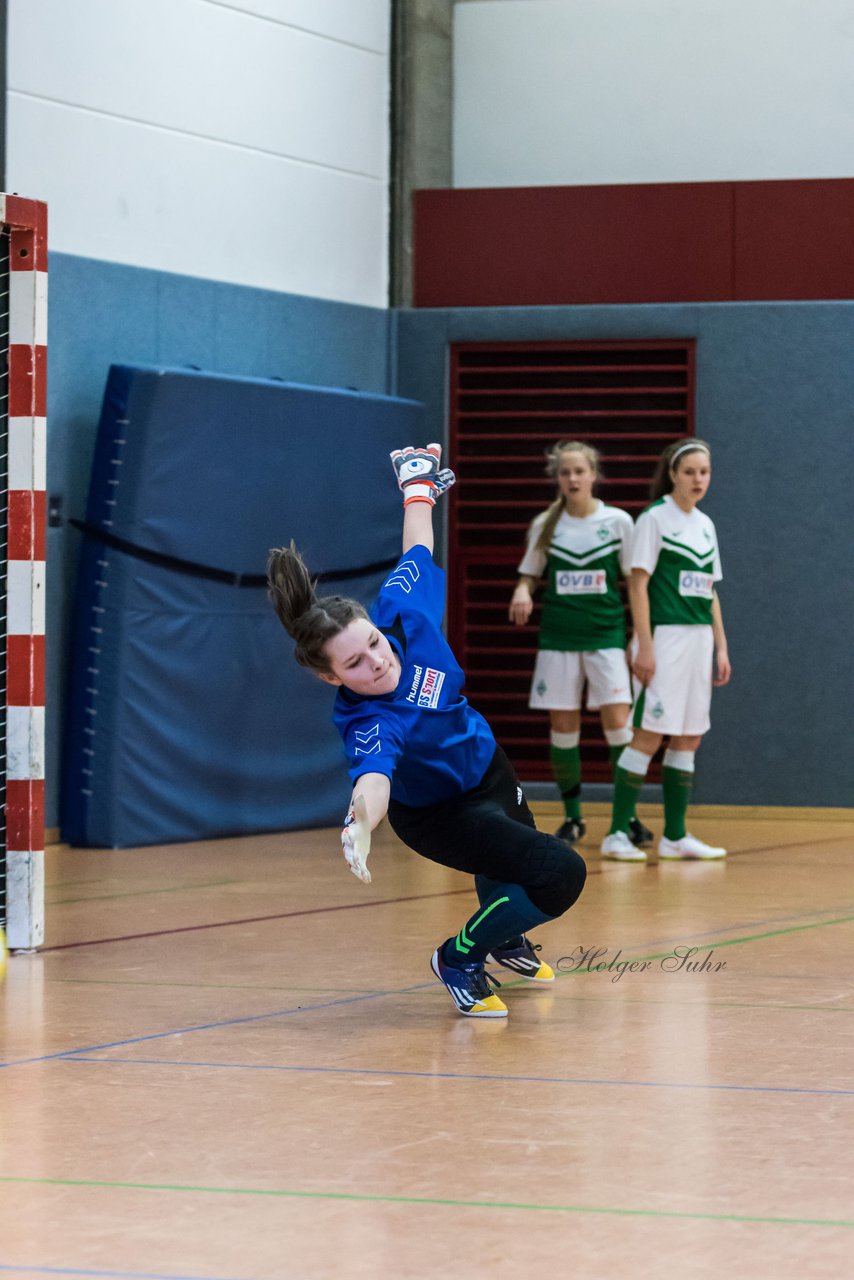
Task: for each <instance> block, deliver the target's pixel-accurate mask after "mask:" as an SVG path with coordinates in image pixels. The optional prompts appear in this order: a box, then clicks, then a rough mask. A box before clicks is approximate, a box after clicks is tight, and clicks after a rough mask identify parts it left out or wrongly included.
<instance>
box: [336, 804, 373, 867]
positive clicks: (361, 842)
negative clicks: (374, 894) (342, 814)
mask: <svg viewBox="0 0 854 1280" xmlns="http://www.w3.org/2000/svg"><path fill="white" fill-rule="evenodd" d="M341 849H342V852H343V854H344V857H345V859H346V862H347V866H348V867H349V868H350V870H351V871H352V872H353V875H354V876H357V877H358V878H359V879H360V880H361V881H362V883H363V884H370V883H371V873H370V871H369V870H368V865H367V864H368V854H369V853H370V852H371V828H370V825H369V823H368V809H367V805H366V804H365V797H364V796H361V795H359V796H356V798H355V800H354V801H353V807H352V809H351V810H350V812H349V813H348V814H347V817H346V818H345V819H344V829H343V831H342V832H341Z"/></svg>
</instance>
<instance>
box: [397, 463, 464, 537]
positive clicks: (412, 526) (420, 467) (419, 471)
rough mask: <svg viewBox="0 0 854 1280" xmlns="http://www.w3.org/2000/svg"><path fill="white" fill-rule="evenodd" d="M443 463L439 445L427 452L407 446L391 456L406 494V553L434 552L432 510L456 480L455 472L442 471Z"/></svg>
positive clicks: (404, 521)
mask: <svg viewBox="0 0 854 1280" xmlns="http://www.w3.org/2000/svg"><path fill="white" fill-rule="evenodd" d="M441 460H442V446H441V445H440V444H428V445H427V446H426V448H424V449H414V448H413V447H412V445H407V446H406V448H405V449H395V450H394V452H393V453H392V455H391V461H392V466H393V467H394V470H395V474H396V475H397V483H398V486H399V488H400V489H401V490H402V491H403V550H404V552H406V551H409V550H410V548H412V547H415V546H421V547H426V548H427V550H428V551H429V552H430V553H431V554H432V552H433V507H434V505H435V502H436V499H437V498H438V497H439V495H440V494H442V493H445V492H446V491H447V490H448V489H450V487H451V485H452V484H453V483H454V481H455V479H456V477H455V475H454V473H453V471H450V470H448V469H447V468H445V470H444V471H442V470H440V467H439V464H440V462H441Z"/></svg>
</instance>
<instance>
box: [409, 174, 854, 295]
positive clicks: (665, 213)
mask: <svg viewBox="0 0 854 1280" xmlns="http://www.w3.org/2000/svg"><path fill="white" fill-rule="evenodd" d="M413 289H414V301H415V305H416V306H418V307H487V306H550V305H552V306H557V305H583V304H602V303H627V304H628V303H653V302H659V303H668V302H670V303H673V302H699V301H705V302H724V301H751V300H752V301H760V300H774V299H796V298H800V299H828V298H854V179H847V178H838V179H837V178H834V179H826V180H809V181H790V182H699V183H650V184H642V185H624V186H599V187H513V188H495V189H468V188H461V189H458V190H435V191H417V192H416V193H415V197H414V277H413Z"/></svg>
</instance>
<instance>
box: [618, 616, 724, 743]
mask: <svg viewBox="0 0 854 1280" xmlns="http://www.w3.org/2000/svg"><path fill="white" fill-rule="evenodd" d="M652 644H653V649H654V650H655V675H654V676H653V677H652V680H651V681H650V683H649V684H648V685H647V687H646V688H645V689H644V688H642V687H641V685H639V684H638V682H637V680H634V679H633V681H632V683H633V685H634V688H635V704H634V711H633V713H632V725H633V726H634V728H635V729H649V731H650V732H651V733H662V734H668V735H671V736H672V735H673V734H692V735H693V734H700V733H706V732H707V731H708V728H709V725H710V724H711V721H710V720H709V708H710V706H711V702H712V657H713V653H714V635H713V633H712V628H711V627H705V626H683V627H678V626H670V627H656V628H655V631H654V632H653V635H652ZM633 652H634V649H633Z"/></svg>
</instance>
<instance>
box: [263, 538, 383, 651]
mask: <svg viewBox="0 0 854 1280" xmlns="http://www.w3.org/2000/svg"><path fill="white" fill-rule="evenodd" d="M314 588H315V583H314V582H312V579H311V574H310V573H309V571H308V569H307V567H306V564H305V561H304V560H303V558H302V556H301V555H300V554H299V552H298V551H297V549H296V546H295V545H294V542H293V540H292V541H291V545H290V546H289V547H275V548H274V549H273V550H272V551H271V552H270V555H269V557H268V559H267V596H268V598H269V600H270V601H271V603H272V605H273V607H274V608H275V610H276V613H277V614H278V615H279V621H280V622H281V624H282V626H283V627H284V628H285V630H286V631H287V633H288V635H289V636H292V637H293V639H294V641H295V642H296V648H295V650H294V657H295V658H296V660H297V662H298V663H299V664H300V666H302V667H308V668H309V670H310V671H315V672H319V673H321V674H323V675H329V674H330V673H331V670H330V666H329V660H328V659H327V657H326V653H325V648H326V645H327V644H328V642H329V641H330V640H334V639H335V637H336V636H337V635H339V634H340V632H342V631H343V630H344V628H345V627H346V626H347V625H348V624H349V623H351V622H354V621H355V620H356V619H357V618H367V616H368V615H367V612H366V611H365V609H364V608H363V607H362V605H360V604H359V602H358V600H349V599H348V598H347V597H346V596H318V595H317V594H316V593H315V590H314Z"/></svg>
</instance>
